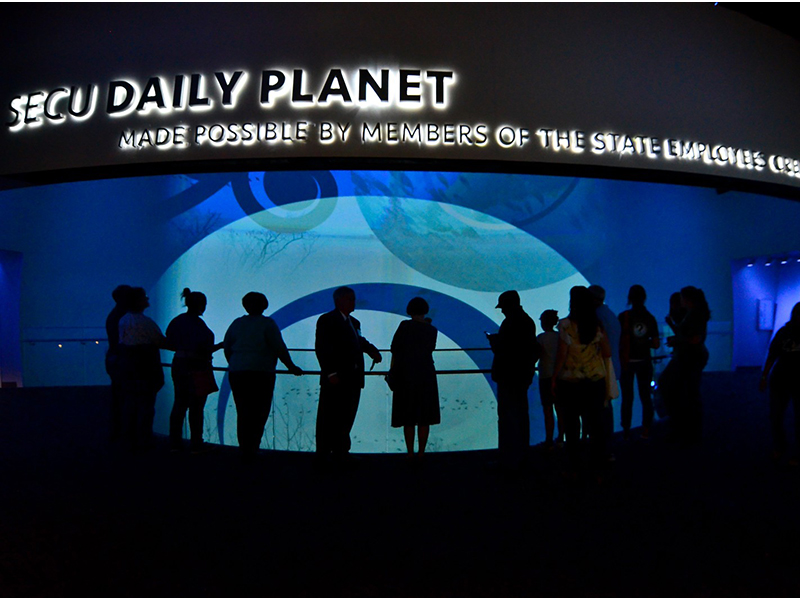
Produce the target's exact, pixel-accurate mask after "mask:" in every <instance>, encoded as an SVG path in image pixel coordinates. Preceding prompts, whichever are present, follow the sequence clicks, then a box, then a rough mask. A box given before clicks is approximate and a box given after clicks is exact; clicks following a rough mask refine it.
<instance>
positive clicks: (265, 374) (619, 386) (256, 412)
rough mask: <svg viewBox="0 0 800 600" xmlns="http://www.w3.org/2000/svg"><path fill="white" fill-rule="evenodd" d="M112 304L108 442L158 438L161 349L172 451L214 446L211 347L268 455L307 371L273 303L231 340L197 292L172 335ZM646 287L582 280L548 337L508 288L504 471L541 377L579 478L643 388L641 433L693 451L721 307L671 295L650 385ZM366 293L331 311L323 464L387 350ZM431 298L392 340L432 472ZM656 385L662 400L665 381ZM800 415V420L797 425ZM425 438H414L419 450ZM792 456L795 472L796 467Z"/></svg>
mask: <svg viewBox="0 0 800 600" xmlns="http://www.w3.org/2000/svg"><path fill="white" fill-rule="evenodd" d="M112 297H113V299H114V301H115V304H116V305H115V307H114V308H113V310H112V311H111V312H110V314H109V315H108V318H107V320H106V330H107V334H108V353H107V356H106V370H107V372H108V374H109V376H110V378H111V396H112V405H111V433H112V437H113V438H115V439H123V440H125V441H126V442H127V443H128V444H129V445H130V447H131V448H133V449H140V448H143V447H146V446H148V445H149V444H151V442H152V436H153V418H154V412H155V402H156V395H157V393H158V391H159V390H160V389H161V388H162V387H163V385H164V372H163V368H162V365H161V357H160V351H161V350H162V349H166V350H170V351H172V352H174V358H173V361H172V369H171V374H172V382H173V385H174V390H175V394H174V404H173V407H172V412H171V414H170V420H169V441H170V447H171V449H172V450H174V451H180V450H182V449H183V448H184V440H183V426H184V422H185V420H186V417H187V414H188V420H189V431H190V440H189V449H190V451H191V452H193V453H201V452H205V451H207V450H208V449H209V445H208V444H206V443H205V442H204V440H203V412H204V407H205V403H206V399H207V397H208V395H209V394H211V393H213V392H215V391H217V390H218V387H217V383H216V380H215V377H214V373H213V369H212V356H213V354H214V352H216V351H218V350H220V349H221V350H223V351H224V354H225V358H226V359H227V362H228V381H229V383H230V388H231V393H232V395H233V400H234V403H235V405H236V411H237V424H236V425H237V435H238V442H239V446H240V448H241V453H242V457H243V459H244V460H245V461H252V460H253V459H254V458H255V456H256V455H257V452H258V449H259V446H260V443H261V439H262V437H263V434H264V428H265V426H266V423H267V420H268V418H269V414H270V409H271V406H272V396H273V392H274V388H275V377H276V366H277V362H278V360H280V361H281V362H282V363H283V364H284V365H285V367H286V369H287V370H288V371H289V373H291V374H293V375H295V376H301V375H303V371H302V370H301V369H300V368H299V367H298V366H297V365H295V364H294V362H293V361H292V358H291V356H290V354H289V351H288V349H287V347H286V344H285V343H284V341H283V337H282V335H281V331H280V329H279V328H278V326H277V324H276V323H275V321H274V320H273V319H271V318H270V317H267V316H264V314H263V313H264V311H265V310H266V309H267V308H268V306H269V303H268V301H267V298H266V297H265V296H264V294H261V293H259V292H250V293H248V294H246V295H245V296H244V297H243V298H242V306H243V307H244V310H245V313H246V314H244V315H243V316H241V317H239V318H237V319H236V320H234V321H233V323H231V325H230V326H229V327H228V330H227V331H226V333H225V336H224V338H223V340H222V341H221V342H219V343H216V342H215V337H214V333H213V332H212V331H211V330H210V329H209V328H208V326H207V325H206V324H205V322H204V321H203V318H202V316H203V313H204V312H205V310H206V305H207V299H206V296H205V295H204V294H202V293H201V292H197V291H191V290H189V289H185V290H184V291H183V293H182V296H181V297H182V299H183V302H184V305H185V307H186V312H185V313H182V314H180V315H178V316H176V317H175V318H174V319H172V321H171V322H170V323H169V325H168V327H167V330H166V334H164V333H162V331H161V329H160V328H159V326H158V325H157V324H156V323H155V322H154V321H153V320H152V319H150V318H149V317H147V316H146V315H145V314H144V312H145V310H146V309H147V308H148V307H149V306H150V303H149V299H148V297H147V293H146V292H145V290H144V289H143V288H141V287H130V286H126V285H122V286H119V287H117V288H116V289H115V290H114V292H113V293H112ZM646 299H647V294H646V292H645V289H644V288H643V287H642V286H640V285H634V286H631V288H630V290H629V293H628V308H627V309H626V310H625V311H623V312H621V313H620V314H619V315H615V314H614V313H613V312H612V311H611V310H610V309H609V308H608V306H607V305H606V304H605V291H604V290H603V288H602V287H600V286H597V285H592V286H589V287H583V286H576V287H573V288H572V289H571V290H570V298H569V313H568V314H567V316H566V317H564V318H562V319H559V317H558V313H557V311H555V310H552V309H549V310H545V311H544V312H543V313H542V314H541V315H540V317H539V322H540V325H541V329H542V332H541V333H540V334H538V335H537V328H536V324H535V322H534V321H533V319H532V318H531V317H530V316H528V314H527V313H526V312H525V311H524V309H523V308H522V305H521V302H520V296H519V294H518V293H517V292H516V291H513V290H510V291H506V292H503V293H502V294H500V296H499V298H498V303H497V308H499V309H500V310H501V311H502V313H503V316H504V319H503V322H502V323H501V325H500V328H499V330H498V332H497V333H493V334H492V333H488V332H487V334H486V335H487V339H488V341H489V344H490V347H491V350H492V352H493V361H492V369H491V377H492V380H493V381H494V382H495V383H496V386H497V413H498V449H499V457H500V460H499V465H500V466H501V467H502V468H503V469H507V470H509V471H511V472H518V471H519V469H520V468H521V467H523V466H524V465H525V463H526V461H527V459H528V451H529V447H530V420H529V414H528V391H529V388H530V386H531V384H532V383H533V380H534V376H535V373H536V372H537V370H538V372H539V396H540V399H541V405H542V408H543V412H544V425H545V440H544V447H545V448H546V449H547V450H548V451H551V450H553V449H554V448H556V447H558V446H561V445H564V446H565V448H566V456H567V463H568V470H567V473H566V475H567V476H569V477H574V476H577V474H578V473H579V472H581V471H587V472H589V473H592V474H593V475H595V476H596V477H598V479H601V478H602V475H603V471H604V469H606V468H607V466H608V463H609V462H612V461H613V460H614V455H613V453H612V452H611V448H610V441H611V436H612V434H613V431H614V412H613V408H612V403H611V401H612V400H613V399H615V398H618V397H620V396H621V407H620V420H621V425H622V430H623V439H624V440H629V439H631V435H632V433H631V429H632V422H631V421H632V414H633V410H632V409H633V401H634V386H635V387H636V389H637V390H638V395H639V399H640V401H641V405H642V423H641V429H640V431H639V436H640V437H641V438H642V439H647V438H649V436H650V430H651V427H652V424H653V420H654V415H655V413H656V411H658V413H659V415H660V416H669V426H670V435H671V436H672V437H673V438H674V439H676V440H681V441H684V442H687V443H694V442H698V441H699V440H700V438H701V435H702V404H701V397H700V383H701V375H702V372H703V369H704V368H705V366H706V364H707V363H708V349H707V348H706V345H705V341H706V336H707V330H708V322H709V320H710V317H711V312H710V310H709V307H708V303H707V302H706V298H705V295H704V293H703V291H702V290H700V289H698V288H696V287H692V286H688V287H685V288H683V289H681V290H680V292H676V293H675V294H673V295H672V296H671V298H670V306H669V313H668V315H667V316H666V319H665V320H666V322H667V324H668V326H669V328H670V329H671V333H672V335H669V336H668V337H667V340H666V344H667V346H668V347H670V348H671V350H672V352H671V355H670V356H669V362H668V364H667V365H666V367H665V369H664V370H663V372H662V373H661V375H660V377H659V378H658V382H657V386H655V384H654V382H653V374H654V367H653V360H654V357H653V351H654V350H658V349H659V348H660V347H661V340H660V335H659V327H658V322H657V320H656V318H655V317H654V316H653V315H652V314H651V313H650V312H649V311H648V310H647V308H646V307H645V302H646ZM355 305H356V294H355V291H354V290H353V289H351V288H348V287H341V288H338V289H337V290H336V291H335V292H334V293H333V309H332V310H331V311H330V312H328V313H325V314H323V315H321V316H320V317H319V318H318V320H317V324H316V336H315V347H314V350H315V353H316V357H317V360H318V362H319V366H320V380H319V383H320V392H319V404H318V410H317V415H316V461H317V464H318V465H319V466H326V465H329V464H334V465H339V464H345V463H346V462H347V460H348V457H349V453H350V448H351V440H350V432H351V430H352V427H353V423H354V421H355V418H356V414H357V411H358V406H359V401H360V396H361V390H362V389H363V388H364V379H365V361H364V355H365V354H366V355H367V356H369V357H370V358H371V359H372V361H373V365H374V364H375V363H380V362H381V361H382V357H381V354H380V352H379V351H378V349H377V348H376V347H375V346H374V345H373V344H371V343H370V342H369V341H368V340H367V339H366V338H365V337H364V335H363V334H362V331H361V323H360V322H359V321H358V319H356V318H355V317H354V316H353V315H352V313H353V311H354V310H355ZM429 310H430V307H429V306H428V303H427V302H426V301H425V300H424V299H423V298H419V297H417V298H413V299H412V300H411V301H410V302H409V303H408V306H407V314H408V316H409V317H410V318H409V319H408V320H406V321H403V322H401V323H400V325H399V327H398V328H397V331H396V332H395V334H394V336H393V339H392V343H391V357H392V358H391V365H390V367H389V369H388V372H387V375H386V382H387V384H388V386H389V388H390V390H391V391H392V412H391V425H392V427H397V428H402V429H403V434H404V438H405V442H406V448H407V452H408V455H409V456H410V457H411V458H412V459H413V460H414V462H415V463H419V461H420V459H421V457H422V456H424V453H425V450H426V445H427V441H428V437H429V434H430V427H431V426H432V425H436V424H438V423H440V422H441V414H440V408H439V392H438V385H437V375H436V368H435V365H434V360H433V352H434V351H435V349H436V341H437V336H438V331H437V329H436V327H435V326H434V325H433V324H432V322H431V319H429V318H427V316H426V315H427V314H428V312H429ZM798 372H800V303H798V304H797V305H795V307H794V309H793V310H792V316H791V320H790V321H789V322H788V323H787V324H786V325H785V326H784V327H782V328H781V329H780V330H779V331H778V332H777V333H776V335H775V337H774V339H773V341H772V343H771V345H770V350H769V355H768V357H767V361H766V363H765V365H764V370H763V376H762V379H761V389H762V390H766V389H767V388H769V389H770V415H771V420H772V428H773V436H774V440H775V454H774V458H775V459H776V460H780V459H782V458H783V457H784V455H785V454H786V451H787V449H786V439H785V433H784V431H783V418H784V414H785V411H786V408H787V406H788V404H789V402H791V401H793V400H794V401H795V402H796V401H797V399H798V398H799V397H800V393H799V392H800V390H798V385H797V381H798V377H797V375H796V374H797V373H798ZM654 387H655V388H656V394H655V400H656V402H655V406H654V394H653V388H654ZM798 414H800V411H798V410H795V426H796V429H797V431H798V432H800V416H798ZM415 442H416V444H415ZM790 463H792V464H797V461H796V459H794V458H793V459H791V460H790Z"/></svg>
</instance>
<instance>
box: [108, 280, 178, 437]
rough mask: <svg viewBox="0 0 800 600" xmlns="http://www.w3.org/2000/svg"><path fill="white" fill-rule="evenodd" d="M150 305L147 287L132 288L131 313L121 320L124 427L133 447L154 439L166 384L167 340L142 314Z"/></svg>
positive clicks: (151, 321) (156, 326)
mask: <svg viewBox="0 0 800 600" xmlns="http://www.w3.org/2000/svg"><path fill="white" fill-rule="evenodd" d="M148 306H150V299H149V298H148V297H147V293H146V292H145V291H144V289H143V288H140V287H137V288H133V289H132V290H131V292H130V296H129V305H128V313H127V314H126V315H125V316H124V317H122V319H120V322H119V356H120V359H121V360H120V362H121V367H122V369H121V370H122V374H123V375H122V381H123V385H124V386H125V393H124V398H125V400H124V403H123V405H124V410H123V416H124V419H123V420H124V422H125V427H124V429H125V433H126V434H127V438H128V441H129V442H130V443H131V446H132V447H133V448H134V449H136V448H139V447H142V446H147V445H149V444H150V443H151V441H152V437H153V417H154V416H155V405H156V395H157V394H158V390H160V389H161V388H162V387H163V386H164V369H163V368H162V367H161V353H160V349H161V348H166V346H167V343H166V338H165V337H164V334H163V333H161V329H160V328H159V326H158V325H156V323H155V321H153V320H152V319H151V318H150V317H147V316H145V315H144V314H143V313H144V311H145V309H146V308H147V307H148Z"/></svg>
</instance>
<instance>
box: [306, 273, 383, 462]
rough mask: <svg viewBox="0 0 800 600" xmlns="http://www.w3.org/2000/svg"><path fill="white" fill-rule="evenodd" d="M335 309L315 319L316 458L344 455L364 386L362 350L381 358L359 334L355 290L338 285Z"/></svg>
mask: <svg viewBox="0 0 800 600" xmlns="http://www.w3.org/2000/svg"><path fill="white" fill-rule="evenodd" d="M333 303H334V306H335V308H334V310H332V311H331V312H328V313H325V314H324V315H322V316H321V317H320V318H319V319H318V320H317V331H316V339H315V343H314V348H315V350H316V354H317V361H318V362H319V367H320V372H321V374H320V391H319V407H318V409H317V448H316V451H317V459H318V460H320V459H321V458H323V457H326V456H327V455H329V454H333V455H334V457H335V458H336V459H339V460H341V459H345V458H346V457H347V456H348V453H349V452H350V445H351V442H350V431H351V430H352V428H353V423H354V422H355V419H356V413H357V412H358V403H359V400H360V398H361V390H362V388H363V387H364V354H368V355H369V356H370V358H372V360H373V361H375V362H376V363H379V362H381V360H382V359H381V355H380V352H378V349H377V348H376V347H375V346H373V345H372V344H370V343H369V342H368V341H367V340H366V339H365V338H364V337H363V336H362V335H361V323H360V322H359V321H358V319H356V318H354V317H352V316H351V313H352V312H353V310H355V307H356V293H355V291H353V290H352V289H351V288H348V287H340V288H338V289H337V290H336V291H335V292H334V293H333Z"/></svg>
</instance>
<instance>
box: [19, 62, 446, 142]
mask: <svg viewBox="0 0 800 600" xmlns="http://www.w3.org/2000/svg"><path fill="white" fill-rule="evenodd" d="M251 80H252V78H251V77H250V76H249V74H248V73H247V71H244V70H238V71H232V72H227V73H226V72H222V71H218V72H215V73H214V74H213V76H208V75H205V74H203V73H192V74H190V75H185V74H181V75H175V76H174V77H151V78H149V79H148V80H147V82H146V83H145V84H144V85H140V83H139V82H137V81H135V80H133V79H117V80H114V81H110V82H109V83H108V85H107V86H106V88H105V91H106V96H105V98H106V100H105V103H104V105H105V112H106V114H108V115H111V116H115V117H120V116H127V115H130V114H131V113H139V114H148V113H149V112H150V111H153V110H156V111H159V112H161V113H165V114H168V113H171V112H173V111H177V110H184V109H190V110H192V111H196V110H212V109H214V108H216V107H217V106H219V107H222V108H224V109H233V108H235V107H236V105H237V102H238V100H239V98H240V97H242V94H243V93H244V92H245V90H246V89H247V88H248V84H249V82H250V81H251ZM454 84H455V73H454V72H453V71H452V70H446V69H379V70H377V71H376V72H373V71H370V70H369V69H364V68H360V69H356V70H354V71H351V72H348V71H346V70H344V69H339V68H333V69H329V70H328V72H327V74H325V75H324V77H318V78H316V79H315V78H314V77H313V75H312V74H309V73H307V72H306V70H304V69H269V70H265V71H262V72H261V75H260V83H259V85H258V86H257V90H256V91H257V94H258V102H259V104H260V105H261V106H262V107H263V108H265V109H270V108H273V107H274V106H276V105H278V104H280V103H281V102H285V103H288V104H290V105H291V106H293V107H295V108H308V107H310V106H322V107H325V106H328V105H330V104H331V103H333V102H337V103H339V104H341V105H343V106H349V105H354V106H370V107H383V108H389V107H392V108H400V109H419V108H422V107H424V106H428V105H430V106H432V107H434V108H438V109H444V108H447V106H448V99H449V96H450V88H451V86H453V85H454ZM99 93H100V89H99V86H98V85H87V86H86V87H85V89H84V88H79V87H75V86H73V87H71V88H70V89H67V88H64V87H58V88H55V89H52V90H50V91H36V92H32V93H30V94H25V95H19V96H17V97H15V98H13V99H12V100H11V102H10V103H9V110H10V112H11V121H9V122H7V123H6V125H7V126H8V127H9V128H10V129H11V130H12V131H17V130H19V129H23V128H26V127H36V126H41V125H45V124H55V123H59V122H61V121H63V120H65V119H69V118H74V119H86V118H89V117H90V116H92V115H93V114H94V112H95V108H96V106H97V98H98V95H99ZM64 110H66V113H65V112H64Z"/></svg>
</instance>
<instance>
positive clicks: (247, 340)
mask: <svg viewBox="0 0 800 600" xmlns="http://www.w3.org/2000/svg"><path fill="white" fill-rule="evenodd" d="M242 306H244V309H245V311H247V314H246V315H244V316H242V317H239V318H238V319H236V320H235V321H234V322H233V323H231V325H230V327H228V331H227V332H225V339H224V341H223V347H224V348H225V358H226V359H227V360H228V381H229V382H230V384H231V393H232V394H233V401H234V403H235V404H236V433H237V436H238V438H239V448H241V450H242V457H243V459H244V460H245V461H251V460H252V459H253V458H255V456H256V453H257V452H258V448H259V446H260V445H261V437H262V436H263V435H264V427H265V426H266V424H267V419H269V412H270V409H271V408H272V395H273V393H274V391H275V366H276V365H277V363H278V359H280V361H281V362H282V363H283V364H284V365H286V368H287V369H288V370H289V372H290V373H291V374H292V375H295V376H300V375H302V374H303V371H302V370H301V369H300V368H299V367H298V366H297V365H295V364H294V362H292V358H291V356H289V350H288V349H287V348H286V344H285V343H284V342H283V336H282V335H281V330H280V329H279V328H278V325H277V324H276V323H275V321H274V320H273V319H271V318H270V317H265V316H264V314H263V313H264V311H265V310H267V307H268V306H269V302H268V301H267V297H266V296H265V295H264V294H261V293H259V292H249V293H247V294H245V295H244V298H242Z"/></svg>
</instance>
